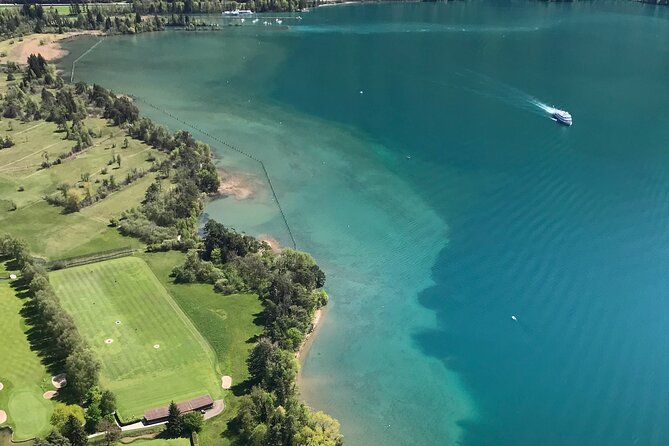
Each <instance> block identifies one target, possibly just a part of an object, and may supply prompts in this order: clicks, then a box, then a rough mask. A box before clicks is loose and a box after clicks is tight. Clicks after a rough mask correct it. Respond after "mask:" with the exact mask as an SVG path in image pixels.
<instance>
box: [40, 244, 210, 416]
mask: <svg viewBox="0 0 669 446" xmlns="http://www.w3.org/2000/svg"><path fill="white" fill-rule="evenodd" d="M50 279H51V282H52V284H53V286H54V288H55V289H56V293H57V294H58V295H59V297H60V298H61V300H62V304H63V306H64V307H65V309H66V310H67V311H68V312H70V313H71V314H72V316H73V317H74V319H75V321H76V323H77V325H78V327H79V330H80V332H81V334H82V336H84V338H85V339H87V340H88V342H89V343H90V344H91V346H92V348H93V350H94V351H95V353H96V354H97V356H98V358H99V359H100V361H101V363H102V370H101V384H102V386H103V387H104V388H107V389H110V390H112V391H113V392H114V393H116V396H117V399H118V414H119V415H120V417H121V418H122V419H123V420H124V421H129V420H133V419H138V418H141V416H142V413H143V411H144V410H146V409H149V408H152V407H155V406H160V405H165V404H168V403H169V402H170V401H171V400H175V401H180V400H185V399H189V398H193V397H195V396H198V395H202V394H205V393H209V394H210V395H211V396H212V398H214V399H217V398H220V397H221V395H222V390H221V388H220V385H221V384H220V373H219V372H218V371H217V370H216V368H217V363H216V358H215V354H214V352H213V351H212V350H211V347H210V346H209V344H208V343H207V341H206V340H205V339H204V338H203V337H202V336H201V335H200V333H199V332H198V331H197V329H196V328H195V327H194V326H193V324H192V323H191V322H190V320H189V319H188V317H187V316H186V315H185V314H184V313H183V312H182V310H181V309H180V308H179V306H178V305H177V304H176V303H175V302H174V300H173V299H172V297H171V296H170V295H169V294H168V293H167V291H166V290H165V288H164V287H163V285H162V284H161V282H160V281H159V280H158V279H157V278H156V276H155V275H154V274H153V273H152V271H151V269H150V268H149V267H148V266H147V264H146V263H145V262H144V261H143V260H142V259H140V258H137V257H125V258H121V259H115V260H108V261H105V262H100V263H95V264H90V265H84V266H80V267H75V268H69V269H64V270H60V271H55V272H52V273H51V274H50ZM116 321H120V322H121V323H120V324H116ZM106 339H113V343H111V344H106V343H105V340H106ZM154 345H159V346H160V347H159V348H154Z"/></svg>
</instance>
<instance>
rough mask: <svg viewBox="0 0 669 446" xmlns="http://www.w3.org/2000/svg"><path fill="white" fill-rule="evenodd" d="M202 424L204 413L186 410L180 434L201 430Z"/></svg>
mask: <svg viewBox="0 0 669 446" xmlns="http://www.w3.org/2000/svg"><path fill="white" fill-rule="evenodd" d="M203 424H204V415H202V414H201V413H200V412H188V413H187V414H184V415H183V431H182V433H181V434H182V435H190V434H192V433H193V432H197V433H199V432H201V431H202V425H203Z"/></svg>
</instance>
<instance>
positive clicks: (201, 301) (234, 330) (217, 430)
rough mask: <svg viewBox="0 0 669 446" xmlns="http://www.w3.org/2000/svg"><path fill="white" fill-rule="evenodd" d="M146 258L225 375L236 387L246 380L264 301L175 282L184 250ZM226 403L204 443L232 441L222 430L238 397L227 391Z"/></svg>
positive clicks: (202, 438)
mask: <svg viewBox="0 0 669 446" xmlns="http://www.w3.org/2000/svg"><path fill="white" fill-rule="evenodd" d="M142 257H143V258H144V259H146V262H147V263H148V265H149V266H150V267H151V269H152V270H153V272H154V274H155V275H156V277H158V279H159V280H160V281H161V282H162V283H163V285H164V286H165V288H167V290H168V291H169V293H170V294H171V295H172V296H173V297H174V299H175V300H176V301H177V303H178V304H179V306H180V307H181V308H182V309H183V310H184V312H185V313H186V314H187V315H188V317H189V318H190V319H191V320H192V321H193V323H194V324H195V326H196V327H197V329H198V330H199V331H200V333H202V335H203V336H204V337H205V338H207V340H208V341H209V343H210V344H211V346H212V347H213V348H214V351H215V352H216V356H217V359H218V364H219V368H220V370H221V372H222V374H224V375H230V376H231V377H232V380H233V388H234V385H236V384H240V383H242V382H244V381H245V380H246V379H247V378H248V376H249V372H248V367H247V366H246V358H248V355H249V351H250V349H251V348H252V347H253V341H252V340H253V339H255V337H256V336H258V335H260V334H261V333H262V326H260V325H259V322H260V321H259V320H258V317H259V316H260V314H261V312H262V304H261V302H260V299H259V298H258V296H256V295H254V294H237V295H232V296H223V295H221V294H218V293H216V292H214V290H213V287H212V286H211V285H206V284H175V283H173V282H172V280H171V278H170V277H169V274H170V272H171V270H172V268H173V267H174V265H179V264H181V263H182V262H183V259H184V255H183V254H182V253H180V252H174V251H171V252H164V253H153V254H144V255H143V256H142ZM225 403H226V409H225V412H223V414H221V415H220V416H218V417H215V418H212V419H211V420H208V421H206V422H205V425H204V429H203V431H202V432H201V433H200V443H201V444H203V445H210V444H218V445H227V444H230V443H229V442H228V439H227V438H221V432H223V431H225V430H226V428H227V422H228V421H229V420H230V419H231V418H232V417H234V416H235V414H236V408H237V403H238V397H236V396H235V395H234V394H232V393H227V394H226V397H225Z"/></svg>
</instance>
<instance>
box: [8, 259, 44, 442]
mask: <svg viewBox="0 0 669 446" xmlns="http://www.w3.org/2000/svg"><path fill="white" fill-rule="evenodd" d="M15 273H16V272H15ZM8 275H9V271H8V270H7V262H6V261H3V262H2V263H0V278H6V277H8ZM26 301H27V299H26V298H23V299H21V298H19V297H18V296H17V294H16V292H15V290H14V289H13V288H12V287H11V282H10V281H8V280H0V339H1V340H2V341H0V358H2V360H1V361H0V382H2V384H3V385H4V388H3V390H0V409H2V410H4V411H5V412H7V416H8V420H7V424H8V425H9V426H11V427H12V429H13V430H14V440H26V439H29V438H33V437H34V436H36V435H44V434H47V433H48V432H49V431H50V425H49V418H50V417H51V412H52V410H53V407H52V406H53V404H52V403H51V401H48V400H45V399H44V398H42V394H43V393H44V392H45V391H46V390H53V387H52V386H51V377H50V376H49V374H48V373H47V371H46V370H45V368H44V366H43V365H42V363H41V362H40V359H39V357H38V356H37V354H36V353H35V352H33V351H32V350H31V349H30V344H29V343H28V339H27V338H26V332H27V330H28V329H29V328H30V327H29V326H27V325H26V321H25V319H24V318H23V317H22V316H21V314H20V312H21V310H22V308H23V306H24V305H25V304H26Z"/></svg>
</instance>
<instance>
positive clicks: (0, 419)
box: [0, 410, 7, 424]
mask: <svg viewBox="0 0 669 446" xmlns="http://www.w3.org/2000/svg"><path fill="white" fill-rule="evenodd" d="M5 421H7V412H5V411H4V410H0V424H2V423H4V422H5Z"/></svg>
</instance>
